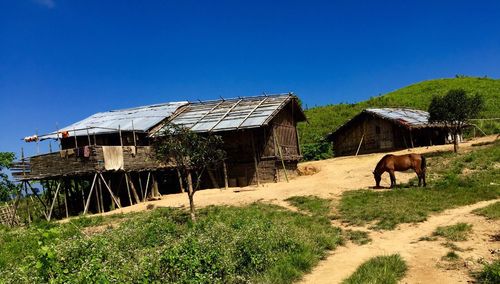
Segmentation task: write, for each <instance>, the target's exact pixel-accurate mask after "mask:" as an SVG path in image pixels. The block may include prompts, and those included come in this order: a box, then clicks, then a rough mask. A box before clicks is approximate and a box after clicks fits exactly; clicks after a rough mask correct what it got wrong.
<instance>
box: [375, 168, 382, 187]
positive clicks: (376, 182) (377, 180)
mask: <svg viewBox="0 0 500 284" xmlns="http://www.w3.org/2000/svg"><path fill="white" fill-rule="evenodd" d="M373 177H374V178H375V184H376V185H377V187H380V180H381V179H382V175H381V174H378V173H377V172H376V171H373Z"/></svg>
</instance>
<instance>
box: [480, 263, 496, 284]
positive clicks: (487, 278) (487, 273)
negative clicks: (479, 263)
mask: <svg viewBox="0 0 500 284" xmlns="http://www.w3.org/2000/svg"><path fill="white" fill-rule="evenodd" d="M476 280H477V282H478V283H481V284H498V283H500V259H498V260H495V261H494V262H493V263H491V264H486V265H485V266H484V268H483V270H482V271H481V272H479V273H477V275H476Z"/></svg>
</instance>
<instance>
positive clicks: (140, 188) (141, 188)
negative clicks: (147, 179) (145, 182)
mask: <svg viewBox="0 0 500 284" xmlns="http://www.w3.org/2000/svg"><path fill="white" fill-rule="evenodd" d="M137 174H138V175H139V190H140V191H141V198H142V199H144V189H143V187H142V178H141V173H140V172H138V173H137Z"/></svg>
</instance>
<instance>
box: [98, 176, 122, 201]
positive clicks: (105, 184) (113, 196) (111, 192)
mask: <svg viewBox="0 0 500 284" xmlns="http://www.w3.org/2000/svg"><path fill="white" fill-rule="evenodd" d="M99 175H100V176H101V180H102V182H103V183H104V186H105V187H106V188H107V189H108V192H109V195H111V200H113V202H115V205H116V206H118V208H122V207H121V205H120V202H118V200H117V199H116V197H115V195H114V194H113V191H111V188H110V187H109V185H108V184H107V183H106V180H105V179H104V177H103V176H102V173H99Z"/></svg>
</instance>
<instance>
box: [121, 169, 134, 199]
mask: <svg viewBox="0 0 500 284" xmlns="http://www.w3.org/2000/svg"><path fill="white" fill-rule="evenodd" d="M123 175H124V176H125V184H126V186H127V194H128V202H129V204H130V205H133V204H134V203H132V195H131V194H130V185H129V184H128V177H127V173H125V172H124V173H123Z"/></svg>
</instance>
